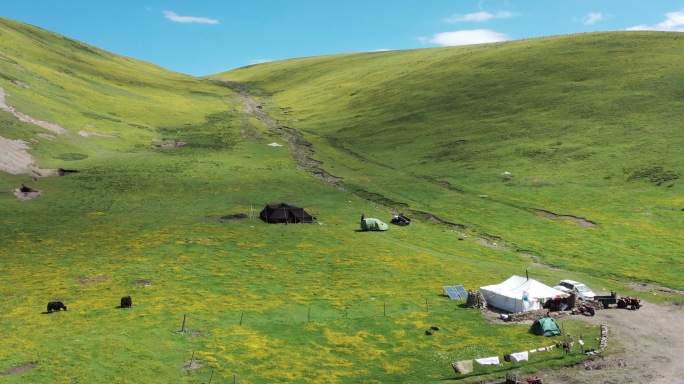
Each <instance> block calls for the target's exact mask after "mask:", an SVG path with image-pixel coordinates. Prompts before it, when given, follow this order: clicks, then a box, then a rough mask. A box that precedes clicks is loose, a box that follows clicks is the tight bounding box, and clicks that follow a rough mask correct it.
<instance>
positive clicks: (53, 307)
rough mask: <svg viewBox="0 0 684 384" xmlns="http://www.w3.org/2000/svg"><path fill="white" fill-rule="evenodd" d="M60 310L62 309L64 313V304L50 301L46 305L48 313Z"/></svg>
mask: <svg viewBox="0 0 684 384" xmlns="http://www.w3.org/2000/svg"><path fill="white" fill-rule="evenodd" d="M60 309H64V310H65V311H66V305H64V303H62V302H61V301H51V302H49V303H48V305H47V311H48V312H52V311H59V310H60Z"/></svg>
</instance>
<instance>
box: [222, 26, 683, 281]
mask: <svg viewBox="0 0 684 384" xmlns="http://www.w3.org/2000/svg"><path fill="white" fill-rule="evenodd" d="M683 44H684V36H681V35H680V34H670V33H656V32H639V33H632V32H624V33H600V34H582V35H570V36H558V37H552V38H543V39H532V40H523V41H514V42H507V43H499V44H487V45H480V46H470V47H457V48H441V49H426V50H415V51H393V52H377V53H367V54H354V55H340V56H326V57H312V58H306V59H297V60H287V61H281V62H275V63H267V64H262V65H257V66H252V67H246V68H242V69H238V70H235V71H231V72H228V73H225V74H221V75H219V76H217V77H219V78H223V79H231V80H236V81H243V82H246V83H248V84H249V85H250V87H252V88H253V89H254V92H261V93H263V94H264V95H268V96H269V97H270V99H271V100H272V102H273V106H274V108H273V111H274V112H276V113H277V114H276V117H277V118H278V119H279V121H280V122H281V124H283V125H287V126H292V127H294V128H295V129H297V130H299V131H302V132H304V133H305V137H306V140H308V141H309V142H311V143H313V144H314V148H315V150H316V155H315V158H316V159H317V160H319V161H321V162H322V163H323V166H322V168H324V169H326V170H327V171H329V172H330V173H332V174H334V175H335V176H338V177H341V178H343V180H344V185H345V187H346V188H347V189H349V190H351V191H360V193H361V194H364V192H363V191H366V192H368V193H373V194H380V195H382V196H384V197H385V198H386V199H388V200H390V201H391V203H390V204H389V205H390V206H392V207H393V208H396V209H397V210H399V211H402V210H407V209H409V210H414V211H423V212H429V213H431V214H433V215H435V216H438V217H439V218H441V219H443V220H445V221H449V222H452V223H458V224H462V225H464V226H466V227H468V228H473V229H474V230H475V231H476V232H477V233H479V234H485V233H486V234H490V235H492V236H496V237H499V238H501V239H502V240H503V241H505V242H506V243H507V244H508V246H509V247H510V248H512V249H516V250H519V251H522V252H525V253H531V254H533V255H536V256H538V257H540V259H541V260H542V262H543V263H546V264H549V265H554V266H558V267H562V268H565V269H569V270H575V271H582V272H585V273H593V274H595V275H597V277H611V278H616V279H618V280H621V281H639V282H652V283H655V284H660V285H665V286H669V287H673V288H677V289H682V288H684V286H683V285H682V280H681V278H680V277H681V276H682V274H683V273H684V270H682V264H681V262H679V261H678V260H681V259H680V257H681V254H682V246H681V243H682V236H681V235H680V234H681V229H682V224H683V223H684V218H683V215H682V209H683V208H684V199H682V190H681V188H682V186H681V185H680V183H679V180H678V179H679V177H680V175H682V172H683V170H684V157H682V156H681V153H682V152H681V143H682V142H684V129H683V128H682V125H681V121H682V117H684V116H683V115H684V108H682V105H683V103H684V94H683V93H682V91H681V89H682V87H683V86H684V74H682V72H681V71H680V70H679V69H678V68H677V66H676V65H675V63H676V62H677V55H678V53H677V52H678V49H679V48H680V47H682V45H683ZM504 172H510V173H511V174H512V178H510V179H509V180H504V177H503V176H502V173H504ZM484 196H486V197H484ZM540 211H549V212H552V213H555V214H558V215H569V216H575V217H578V218H584V219H586V220H589V221H591V222H592V223H595V224H596V226H593V227H590V228H586V227H582V226H579V225H576V224H574V223H572V222H568V221H564V220H553V219H550V218H548V217H545V216H543V215H540ZM655 265H661V266H662V268H660V267H659V268H656V270H654V269H653V268H654V266H655Z"/></svg>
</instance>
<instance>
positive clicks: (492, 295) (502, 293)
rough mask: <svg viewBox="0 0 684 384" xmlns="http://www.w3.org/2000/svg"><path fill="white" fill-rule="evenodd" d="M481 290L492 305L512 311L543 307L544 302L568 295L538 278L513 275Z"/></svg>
mask: <svg viewBox="0 0 684 384" xmlns="http://www.w3.org/2000/svg"><path fill="white" fill-rule="evenodd" d="M480 292H481V293H482V295H483V296H484V298H485V300H487V304H489V305H491V306H492V307H495V308H499V309H503V310H504V311H508V312H511V313H518V312H525V311H533V310H536V309H542V307H543V305H544V302H546V301H547V300H551V299H554V298H557V297H567V296H568V295H567V294H566V293H564V292H561V291H559V290H557V289H554V288H551V287H549V286H548V285H544V284H542V283H540V282H538V281H537V280H534V279H528V278H525V277H521V276H511V277H510V278H509V279H508V280H506V281H504V282H503V283H499V284H495V285H488V286H486V287H480Z"/></svg>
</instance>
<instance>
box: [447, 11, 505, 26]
mask: <svg viewBox="0 0 684 384" xmlns="http://www.w3.org/2000/svg"><path fill="white" fill-rule="evenodd" d="M511 17H513V14H512V13H511V12H507V11H501V12H497V13H489V12H484V11H483V12H476V13H468V14H466V15H453V16H450V17H447V18H446V19H444V21H445V22H447V23H459V22H472V21H474V22H483V21H487V20H491V19H508V18H511Z"/></svg>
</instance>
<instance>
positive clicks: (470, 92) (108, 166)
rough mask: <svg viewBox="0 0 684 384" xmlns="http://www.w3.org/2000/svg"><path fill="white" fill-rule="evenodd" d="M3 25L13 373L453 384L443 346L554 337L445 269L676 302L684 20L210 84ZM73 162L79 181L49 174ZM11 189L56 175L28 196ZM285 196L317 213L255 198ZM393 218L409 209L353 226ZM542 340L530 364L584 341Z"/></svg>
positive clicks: (484, 371)
mask: <svg viewBox="0 0 684 384" xmlns="http://www.w3.org/2000/svg"><path fill="white" fill-rule="evenodd" d="M0 37H1V39H0V88H1V89H2V91H3V94H4V95H5V98H4V105H3V106H4V108H2V109H0V148H3V152H0V158H2V160H3V161H5V160H6V159H7V158H9V157H11V156H10V155H19V157H20V158H21V159H24V160H25V159H26V158H27V157H26V156H28V155H30V156H32V158H31V159H32V160H33V161H34V163H33V164H29V165H31V166H28V165H27V166H26V167H24V168H23V171H22V172H8V171H3V172H0V189H1V190H3V191H5V192H4V193H3V194H0V244H2V248H1V250H0V257H1V258H2V260H3V267H2V270H1V271H0V294H2V297H3V298H4V299H5V308H6V310H5V311H3V312H2V313H0V322H1V323H2V324H3V329H4V331H5V332H4V336H3V345H4V346H5V348H3V349H2V350H0V372H3V373H4V376H3V380H4V382H8V383H19V382H36V383H48V382H130V383H134V382H146V383H149V382H159V383H168V382H188V383H203V382H208V381H211V380H213V381H214V382H229V381H233V382H235V381H238V382H241V383H259V382H310V383H314V382H320V378H321V377H325V378H326V382H330V383H347V382H425V383H427V382H435V383H437V382H440V383H441V382H445V381H452V380H455V379H457V378H456V377H454V371H453V369H452V367H451V362H453V361H458V360H465V359H473V358H477V357H484V356H490V355H502V354H504V353H509V352H511V351H517V350H523V349H530V348H536V347H538V346H539V345H540V343H541V342H540V340H539V339H538V338H537V337H536V336H533V335H531V334H530V333H529V327H528V326H527V325H525V324H510V325H506V326H496V325H493V324H491V323H490V322H488V321H487V320H485V319H484V318H483V316H482V315H481V313H480V311H476V310H471V309H468V308H466V306H465V304H464V302H461V301H459V302H455V301H451V300H449V299H448V298H446V297H445V296H444V295H443V294H442V288H443V286H445V285H453V284H463V285H464V286H465V287H466V288H467V289H477V288H478V287H479V286H482V285H487V284H493V283H497V282H500V281H502V280H503V279H505V278H507V277H509V276H510V275H511V274H518V275H522V274H524V273H526V272H529V273H530V275H531V276H533V277H534V278H536V279H538V280H540V281H542V282H545V283H547V284H549V285H553V284H555V283H556V282H557V280H559V279H561V278H576V279H578V280H581V281H583V282H585V283H587V284H588V285H589V286H591V287H594V288H595V290H597V291H601V290H610V289H615V290H618V291H619V292H620V293H621V294H625V295H627V294H645V292H648V293H649V295H650V293H651V292H657V293H658V294H657V295H656V296H653V297H650V296H649V301H652V302H654V303H666V302H670V301H675V302H676V301H677V300H679V301H681V298H680V297H679V295H678V292H676V291H677V290H679V291H681V290H684V285H683V283H682V281H681V276H682V274H683V273H684V269H683V268H684V267H683V265H684V263H682V256H681V255H682V251H684V246H683V245H682V244H683V243H684V242H683V241H682V235H681V233H682V229H683V228H682V227H683V226H684V218H683V215H684V212H682V209H684V198H683V197H682V186H681V181H680V177H681V175H682V174H683V173H684V160H683V159H682V156H681V145H682V143H684V132H683V131H682V129H681V124H680V121H682V117H683V116H681V115H682V114H684V108H682V103H683V102H684V93H682V92H681V89H682V86H683V85H684V84H683V83H684V74H683V73H681V71H680V70H679V69H678V67H677V66H676V65H675V63H677V58H678V57H677V53H678V52H681V49H682V48H684V47H683V46H684V37H680V35H679V34H667V33H646V32H639V33H606V34H587V35H576V36H559V37H551V38H544V39H533V40H525V41H515V42H508V43H500V44H491V45H482V46H471V47H458V48H446V49H427V50H416V51H395V52H378V53H364V54H354V55H339V56H327V57H311V58H302V59H295V60H287V61H282V62H273V63H266V64H260V65H256V66H251V67H246V68H242V69H238V70H234V71H230V72H226V73H221V74H217V75H215V76H210V77H206V78H194V77H190V76H186V75H181V74H177V73H174V72H171V71H168V70H165V69H163V68H159V67H157V66H154V65H151V64H149V63H144V62H141V61H138V60H135V59H132V58H126V57H122V56H119V55H116V54H113V53H109V52H105V51H102V50H100V49H98V48H97V47H92V46H88V45H85V44H82V43H80V42H77V41H74V40H71V39H69V38H66V37H64V36H60V35H57V34H54V33H51V32H49V31H45V30H42V29H39V28H35V27H31V26H28V25H25V24H21V23H17V22H14V21H11V20H7V19H0ZM229 48H230V47H226V49H229ZM273 142H276V143H279V144H281V145H282V146H280V147H278V146H269V145H267V144H269V143H273ZM3 145H5V146H3ZM10 151H11V152H10ZM21 159H20V160H21ZM3 161H0V164H3ZM19 162H20V163H21V161H19ZM57 169H62V170H71V171H74V172H71V173H68V174H66V175H65V176H49V177H41V176H40V174H41V172H46V171H50V170H52V171H54V170H57ZM48 173H49V172H48ZM53 174H55V173H54V172H53ZM22 184H24V185H26V186H28V187H30V188H32V189H35V190H38V191H40V192H41V193H42V194H41V195H40V196H38V197H36V198H34V199H27V200H21V199H18V198H17V196H16V195H15V193H14V190H15V189H17V188H18V187H19V186H20V185H22ZM280 202H287V203H291V204H295V205H298V206H301V207H303V208H305V209H307V210H308V211H309V212H310V213H312V215H313V216H314V217H315V218H316V220H315V223H314V224H310V225H304V224H301V225H268V224H265V223H263V222H262V221H261V220H259V219H258V218H257V217H256V216H258V214H259V211H260V210H261V208H262V207H263V206H264V204H266V203H280ZM399 212H404V213H405V214H407V215H408V216H410V217H412V218H413V219H414V221H413V222H412V223H411V225H409V226H408V227H396V226H392V227H391V228H390V230H389V231H387V232H383V233H368V232H362V231H360V230H359V223H358V220H359V216H360V215H361V214H362V213H363V214H365V215H366V217H378V218H379V219H381V220H385V221H389V219H390V218H391V217H392V214H394V213H399ZM127 295H130V296H131V297H132V298H133V306H132V308H125V309H122V308H118V305H119V300H120V298H121V297H122V296H127ZM49 301H63V302H64V303H65V304H66V305H67V306H68V311H66V312H64V311H59V312H57V313H50V314H48V313H46V310H45V305H46V303H47V302H49ZM436 325H439V328H440V330H439V332H435V334H433V335H430V336H429V337H428V336H427V335H426V333H425V331H426V329H429V328H430V327H431V326H436ZM564 327H565V329H566V330H568V331H569V332H572V333H573V334H582V333H584V334H593V332H597V327H596V325H592V324H587V323H584V322H581V321H573V320H568V321H566V322H565V323H564ZM544 342H549V343H550V342H552V341H550V340H547V341H544ZM588 343H591V341H588ZM588 346H591V345H589V344H588ZM608 352H609V353H610V352H613V351H610V350H609V351H608ZM554 353H555V352H554ZM548 356H550V357H549V358H546V357H545V356H535V357H533V358H532V359H531V360H530V362H529V364H526V365H522V366H517V367H514V368H515V369H516V370H517V371H518V372H522V373H528V372H536V371H538V370H540V369H548V368H553V367H557V366H562V365H572V364H575V363H577V362H579V361H582V360H583V359H585V358H586V357H585V356H583V355H581V354H579V353H575V354H572V355H568V356H565V355H563V354H560V353H558V354H553V353H550V354H549V355H548ZM510 369H511V368H510V367H489V368H487V367H476V369H475V372H474V374H473V375H472V377H467V378H465V379H463V378H458V379H459V382H475V381H480V380H484V379H488V378H492V377H500V376H502V375H503V374H504V373H505V372H508V371H509V370H510Z"/></svg>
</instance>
